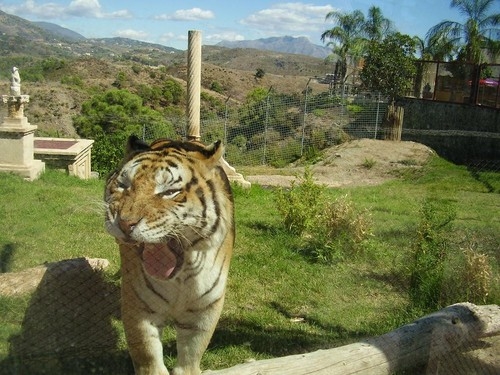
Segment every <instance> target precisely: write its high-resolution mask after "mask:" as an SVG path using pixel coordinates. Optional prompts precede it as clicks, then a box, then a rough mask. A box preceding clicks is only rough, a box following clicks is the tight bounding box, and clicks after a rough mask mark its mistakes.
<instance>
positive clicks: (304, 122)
mask: <svg viewBox="0 0 500 375" xmlns="http://www.w3.org/2000/svg"><path fill="white" fill-rule="evenodd" d="M311 79H312V78H309V80H308V81H307V84H306V89H305V97H304V115H303V116H302V140H301V144H300V156H302V155H303V154H304V138H305V132H306V116H307V94H308V91H309V83H310V82H311Z"/></svg>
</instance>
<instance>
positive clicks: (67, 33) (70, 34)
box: [33, 22, 86, 42]
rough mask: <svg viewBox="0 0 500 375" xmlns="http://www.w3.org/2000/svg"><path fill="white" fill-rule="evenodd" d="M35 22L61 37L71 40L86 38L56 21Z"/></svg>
mask: <svg viewBox="0 0 500 375" xmlns="http://www.w3.org/2000/svg"><path fill="white" fill-rule="evenodd" d="M33 24H35V25H37V26H38V27H40V28H42V29H44V30H46V31H48V32H49V33H51V34H53V35H57V36H59V37H60V38H61V39H64V40H67V41H69V42H80V41H82V40H85V39H86V38H85V37H84V36H83V35H81V34H78V33H77V32H75V31H73V30H70V29H66V28H65V27H62V26H59V25H56V24H55V23H50V22H33Z"/></svg>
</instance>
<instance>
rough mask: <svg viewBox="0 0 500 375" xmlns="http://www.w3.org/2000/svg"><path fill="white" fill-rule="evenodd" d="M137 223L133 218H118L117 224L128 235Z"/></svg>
mask: <svg viewBox="0 0 500 375" xmlns="http://www.w3.org/2000/svg"><path fill="white" fill-rule="evenodd" d="M137 223H138V222H137V221H135V220H126V219H119V221H118V226H119V227H120V229H121V230H122V232H123V233H125V234H126V235H129V234H130V233H132V231H133V230H134V228H135V226H136V225H137Z"/></svg>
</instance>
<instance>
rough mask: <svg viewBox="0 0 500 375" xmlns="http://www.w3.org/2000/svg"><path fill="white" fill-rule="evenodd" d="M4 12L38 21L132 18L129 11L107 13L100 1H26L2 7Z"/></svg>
mask: <svg viewBox="0 0 500 375" xmlns="http://www.w3.org/2000/svg"><path fill="white" fill-rule="evenodd" d="M2 10H3V11H5V12H7V13H10V14H15V15H18V16H21V17H27V16H33V17H36V18H38V19H65V18H69V17H84V18H130V17H131V14H130V12H129V11H128V10H118V11H114V12H111V13H106V12H104V11H103V10H102V7H101V4H100V3H99V0H73V1H71V2H70V3H69V5H67V6H63V5H60V4H56V3H51V2H47V3H40V4H39V3H37V2H36V1H34V0H26V1H25V2H20V3H18V4H15V5H2Z"/></svg>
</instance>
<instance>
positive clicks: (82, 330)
mask: <svg viewBox="0 0 500 375" xmlns="http://www.w3.org/2000/svg"><path fill="white" fill-rule="evenodd" d="M119 295H120V293H119V288H118V286H117V285H116V284H114V283H111V282H109V281H107V280H105V278H104V274H103V273H102V271H98V270H95V269H93V268H92V267H91V266H90V264H89V263H88V261H87V259H84V258H79V259H72V260H69V261H62V262H58V263H53V264H49V265H48V266H47V270H46V272H45V274H44V276H43V278H42V280H41V282H40V284H39V285H38V287H37V289H36V290H35V291H34V292H33V294H32V297H31V300H30V302H29V305H28V308H27V309H26V312H25V315H24V319H23V321H22V325H21V329H20V332H19V333H18V334H15V335H13V336H11V337H10V339H9V341H10V350H9V354H8V357H7V358H5V359H4V360H3V361H2V362H1V363H0V374H29V375H37V374H54V375H59V374H61V375H62V374H65V375H68V374H69V375H71V374H130V373H133V370H132V365H131V362H130V360H129V359H128V354H127V353H126V351H125V350H121V351H120V350H118V349H117V348H118V339H119V334H118V331H117V327H116V325H114V323H113V322H114V321H116V320H117V319H119V310H120V308H119V301H120V298H119Z"/></svg>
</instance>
